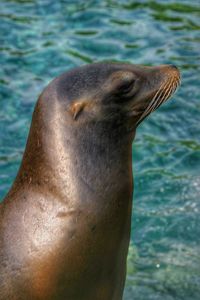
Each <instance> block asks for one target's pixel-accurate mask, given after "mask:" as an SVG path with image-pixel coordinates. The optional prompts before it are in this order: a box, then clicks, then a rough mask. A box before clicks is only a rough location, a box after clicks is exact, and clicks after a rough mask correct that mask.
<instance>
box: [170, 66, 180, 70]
mask: <svg viewBox="0 0 200 300" xmlns="http://www.w3.org/2000/svg"><path fill="white" fill-rule="evenodd" d="M170 66H171V67H172V68H174V69H176V70H178V68H177V66H176V65H170Z"/></svg>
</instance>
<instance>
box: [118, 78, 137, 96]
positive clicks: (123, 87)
mask: <svg viewBox="0 0 200 300" xmlns="http://www.w3.org/2000/svg"><path fill="white" fill-rule="evenodd" d="M134 82H135V78H132V79H131V80H125V81H123V82H122V83H121V84H120V85H119V87H118V90H119V91H120V92H122V93H123V94H128V93H129V92H130V91H131V90H132V88H133V86H134Z"/></svg>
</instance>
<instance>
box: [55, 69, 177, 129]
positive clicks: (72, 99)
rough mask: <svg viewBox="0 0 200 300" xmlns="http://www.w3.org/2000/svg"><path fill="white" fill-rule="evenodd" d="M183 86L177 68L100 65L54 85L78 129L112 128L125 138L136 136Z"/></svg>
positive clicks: (73, 72) (73, 73)
mask: <svg viewBox="0 0 200 300" xmlns="http://www.w3.org/2000/svg"><path fill="white" fill-rule="evenodd" d="M179 83H180V73H179V71H178V69H177V68H176V66H173V65H161V66H156V67H149V66H148V67H147V66H141V65H132V64H121V63H96V64H90V65H86V66H83V67H79V68H75V69H73V70H71V71H69V72H66V73H64V74H63V75H61V76H60V77H58V78H57V79H56V80H55V82H54V85H55V84H56V94H57V95H56V98H57V99H58V100H59V102H60V103H62V104H63V105H64V106H63V108H62V110H63V111H66V115H67V116H68V120H70V122H71V124H73V127H74V128H79V129H81V128H83V127H84V128H85V125H87V127H88V126H89V127H90V128H92V127H95V130H97V128H98V127H101V128H104V131H105V129H106V128H109V127H111V128H112V130H113V132H114V131H115V130H117V129H118V130H119V129H120V130H122V131H124V134H125V133H126V132H127V133H130V132H135V130H136V128H137V126H138V125H139V124H140V123H141V122H142V121H143V120H144V119H145V118H146V117H147V116H148V115H149V114H150V113H151V112H153V111H154V110H155V109H157V108H158V107H159V106H160V105H161V104H162V103H163V102H165V101H166V100H167V99H168V98H169V97H170V96H171V95H172V94H173V93H174V91H175V90H176V88H177V86H178V85H179Z"/></svg>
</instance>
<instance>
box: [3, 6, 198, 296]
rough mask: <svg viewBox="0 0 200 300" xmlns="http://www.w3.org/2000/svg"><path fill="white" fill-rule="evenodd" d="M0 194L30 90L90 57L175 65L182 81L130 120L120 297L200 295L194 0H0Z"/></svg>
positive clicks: (15, 155)
mask: <svg viewBox="0 0 200 300" xmlns="http://www.w3.org/2000/svg"><path fill="white" fill-rule="evenodd" d="M0 6H1V7H0V17H1V21H0V28H1V42H0V51H1V54H0V61H1V69H0V83H1V88H0V92H1V98H0V182H1V184H0V195H1V196H2V197H3V196H4V195H5V193H6V192H7V191H8V189H9V187H10V184H11V182H12V181H13V179H14V177H15V175H16V172H17V169H18V167H19V163H20V160H21V157H22V153H23V150H24V146H25V141H26V137H27V133H28V130H29V126H30V120H31V114H32V111H33V107H34V104H35V102H36V99H37V97H38V94H39V93H40V92H41V90H42V89H43V88H44V86H45V85H46V84H47V83H48V82H49V81H50V80H51V79H52V78H54V77H55V76H57V75H59V74H60V73H62V72H63V71H65V70H67V69H70V68H72V67H74V66H79V65H81V64H85V63H90V62H94V61H100V60H105V59H106V60H116V61H127V62H132V63H141V64H150V65H157V64H163V63H173V64H176V65H177V66H178V67H179V68H180V69H181V72H182V86H181V88H180V89H179V91H178V92H177V93H176V95H175V96H174V97H173V100H171V101H169V102H168V103H167V104H166V105H164V106H162V107H161V108H160V109H159V110H158V111H157V112H156V113H154V114H152V115H151V116H150V117H149V118H148V120H146V121H145V122H144V123H143V124H142V125H141V126H140V128H139V129H138V132H137V138H136V140H135V143H134V146H133V157H134V177H135V193H134V210H133V218H132V239H131V245H130V250H129V257H128V275H127V281H126V289H125V294H124V300H129V299H135V300H150V299H151V300H157V299H164V300H172V299H173V300H174V299H177V300H178V299H179V300H198V299H200V298H199V297H200V88H199V87H200V65H199V62H200V43H199V42H200V4H199V1H198V0H196V1H195V0H191V1H181V0H179V1H138V2H137V1H126V0H124V1H123V0H121V1H119V0H113V1H109V0H107V1H105V0H102V1H82V0H80V1H67V0H60V1H59V0H57V1H53V0H6V1H3V0H1V1H0Z"/></svg>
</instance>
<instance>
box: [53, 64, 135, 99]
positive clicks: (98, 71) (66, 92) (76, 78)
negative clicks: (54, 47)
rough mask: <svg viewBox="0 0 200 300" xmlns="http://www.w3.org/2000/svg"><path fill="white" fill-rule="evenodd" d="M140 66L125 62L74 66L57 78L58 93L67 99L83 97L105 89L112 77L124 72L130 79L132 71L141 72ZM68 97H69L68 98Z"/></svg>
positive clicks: (125, 76) (124, 77)
mask: <svg viewBox="0 0 200 300" xmlns="http://www.w3.org/2000/svg"><path fill="white" fill-rule="evenodd" d="M139 70H140V66H137V65H132V64H125V63H94V64H90V65H84V66H81V67H78V68H74V69H72V70H70V71H68V72H65V73H64V74H62V75H61V76H59V77H58V78H57V80H56V90H57V94H58V95H60V96H61V95H62V98H63V97H64V99H65V100H68V101H70V100H74V99H76V98H80V97H83V96H84V95H85V92H86V91H87V93H88V92H89V93H90V94H91V92H96V91H99V90H100V89H103V86H104V84H105V83H106V82H107V81H108V80H109V79H110V78H111V79H112V78H117V77H119V75H121V78H122V73H123V74H124V76H123V79H126V78H127V79H128V77H130V73H135V75H136V74H137V73H138V72H139ZM66 97H67V99H66Z"/></svg>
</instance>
